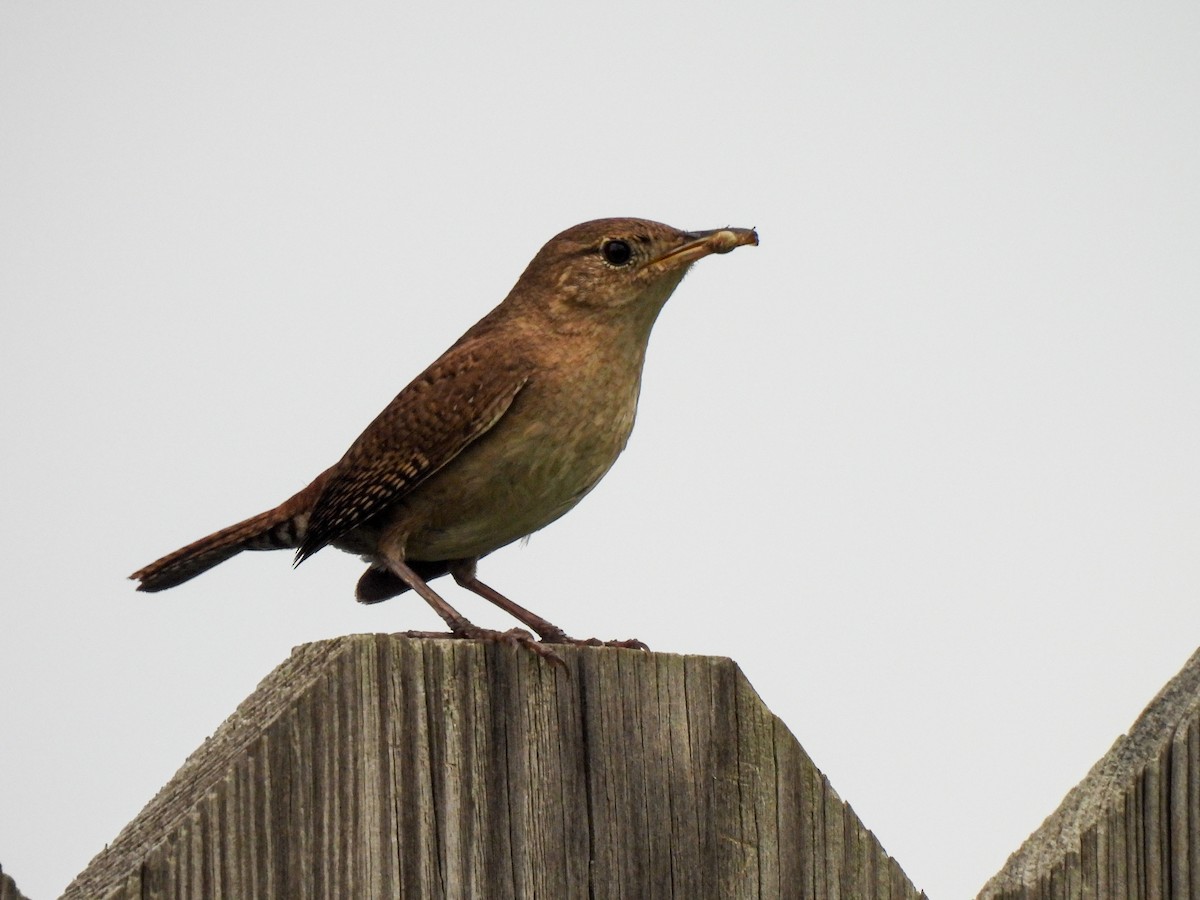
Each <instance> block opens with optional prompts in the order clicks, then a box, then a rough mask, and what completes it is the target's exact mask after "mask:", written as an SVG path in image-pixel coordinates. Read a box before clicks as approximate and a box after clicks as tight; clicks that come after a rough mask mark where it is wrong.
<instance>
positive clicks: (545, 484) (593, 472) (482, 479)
mask: <svg viewBox="0 0 1200 900" xmlns="http://www.w3.org/2000/svg"><path fill="white" fill-rule="evenodd" d="M632 401H633V402H631V403H628V404H622V406H624V407H625V408H624V409H620V410H617V411H616V414H614V410H612V409H611V408H610V409H608V410H606V411H603V412H602V411H600V410H593V411H592V414H591V415H589V416H584V415H578V416H575V417H559V418H560V421H559V422H558V423H557V427H556V426H555V425H552V424H547V423H545V422H542V421H529V420H528V418H527V417H526V416H523V415H520V414H518V415H515V416H513V417H512V418H511V419H509V420H508V421H502V422H501V423H500V424H499V425H498V426H497V427H496V429H495V430H494V432H493V433H489V434H488V435H485V436H484V438H483V439H481V440H480V441H478V442H477V443H476V444H475V445H473V446H471V447H469V448H468V449H467V450H466V451H464V452H463V453H462V454H461V455H460V456H459V457H458V458H457V459H455V460H454V461H453V462H451V463H450V464H449V465H448V466H447V467H446V468H445V469H443V470H442V471H441V472H439V473H437V475H435V476H434V477H432V478H430V479H429V480H428V481H427V482H426V483H425V484H422V485H421V486H420V487H418V488H417V489H416V490H415V491H414V492H413V493H412V494H411V495H410V496H409V497H407V498H405V500H404V501H402V502H401V503H400V504H399V505H398V506H397V507H396V508H395V510H394V511H393V512H392V514H391V515H385V517H384V518H386V519H387V520H388V524H387V525H386V526H385V530H387V531H389V532H391V533H392V534H394V535H395V536H396V537H398V538H400V539H401V541H402V543H403V553H404V556H405V557H406V558H408V559H418V560H442V559H470V558H476V557H479V556H483V555H485V554H487V553H490V552H491V551H493V550H496V549H498V548H500V547H503V546H505V545H506V544H510V543H512V542H513V541H516V540H519V539H520V538H523V537H525V536H526V535H529V534H532V533H533V532H535V531H537V530H539V529H541V528H544V527H545V526H546V525H549V524H550V523H551V522H553V521H554V520H555V519H557V518H559V517H560V516H562V515H563V514H564V513H566V512H568V511H569V510H570V509H572V508H573V507H574V506H575V505H576V504H577V503H578V502H579V501H580V500H582V499H583V497H584V496H585V495H586V494H587V493H588V492H589V491H590V490H591V489H592V488H593V487H595V485H596V483H597V482H599V481H600V479H601V478H602V477H603V476H604V474H605V473H606V472H607V471H608V470H609V468H611V467H612V464H613V463H614V462H615V461H616V459H617V456H618V455H619V454H620V453H621V450H622V449H624V447H625V443H626V441H627V440H628V438H629V433H630V431H631V429H632V428H633V418H634V413H635V411H636V395H635V396H634V397H633V398H632ZM514 412H518V413H519V411H518V410H514ZM563 419H573V421H570V420H568V421H565V422H564V421H562V420H563Z"/></svg>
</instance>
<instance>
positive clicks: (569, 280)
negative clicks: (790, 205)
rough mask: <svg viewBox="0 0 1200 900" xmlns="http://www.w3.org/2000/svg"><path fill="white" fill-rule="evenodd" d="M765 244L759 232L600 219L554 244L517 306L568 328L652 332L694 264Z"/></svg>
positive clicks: (531, 271) (541, 256)
mask: <svg viewBox="0 0 1200 900" xmlns="http://www.w3.org/2000/svg"><path fill="white" fill-rule="evenodd" d="M757 243H758V234H757V233H756V232H755V231H754V230H753V229H751V228H720V229H716V230H713V231H680V230H679V229H678V228H672V227H671V226H669V225H663V224H661V223H659V222H651V221H648V220H646V219H596V220H594V221H591V222H584V223H583V224H581V225H576V226H574V227H573V228H568V229H567V230H566V231H564V232H562V233H561V234H559V235H556V236H555V237H553V238H551V239H550V240H549V241H548V242H547V243H546V245H545V246H544V247H542V249H541V250H540V251H539V252H538V254H537V256H535V257H534V258H533V261H532V262H530V263H529V266H528V267H527V268H526V269H525V272H524V274H523V275H522V276H521V278H520V280H519V281H518V282H517V285H516V287H514V288H513V292H512V294H511V295H510V300H518V299H519V302H520V303H521V304H522V305H524V304H525V303H528V302H533V303H535V304H536V305H537V306H538V307H540V310H539V311H540V312H542V313H545V314H548V315H549V316H550V317H551V318H552V320H554V321H555V322H556V323H557V324H558V325H559V326H561V327H563V328H564V329H566V330H573V329H574V328H576V327H578V328H581V329H583V328H594V327H596V326H598V325H599V324H600V323H603V322H611V323H621V324H622V325H624V326H626V327H628V326H629V325H633V326H634V327H638V328H644V330H645V331H646V333H648V332H649V328H650V326H651V325H652V324H653V322H654V319H655V318H656V317H657V316H658V312H659V310H660V309H662V306H663V304H664V303H666V301H667V298H668V297H670V296H671V293H672V292H673V291H674V290H675V288H676V286H677V285H678V284H679V282H680V280H682V278H683V276H684V274H685V273H686V272H687V270H688V269H689V268H690V267H691V265H692V263H694V262H695V261H696V260H698V259H700V258H701V257H704V256H708V255H709V254H711V253H728V252H729V251H730V250H733V249H734V248H735V247H740V246H742V245H744V244H757Z"/></svg>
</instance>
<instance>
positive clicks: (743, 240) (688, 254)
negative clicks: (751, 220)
mask: <svg viewBox="0 0 1200 900" xmlns="http://www.w3.org/2000/svg"><path fill="white" fill-rule="evenodd" d="M685 237H686V238H687V240H686V241H685V242H684V243H683V244H681V245H680V246H678V247H676V248H675V249H674V250H668V251H667V252H666V253H664V254H663V255H662V256H660V257H658V258H657V259H655V260H654V261H653V262H651V263H650V265H651V266H654V267H655V268H663V269H677V268H681V267H683V266H689V265H691V264H692V263H694V262H695V261H696V260H698V259H700V258H701V257H704V256H708V255H709V254H710V253H728V252H729V251H730V250H733V249H735V248H736V247H741V246H743V245H744V244H751V245H757V244H758V232H757V231H755V230H754V229H753V228H717V229H714V230H713V231H692V232H688V233H687V234H685Z"/></svg>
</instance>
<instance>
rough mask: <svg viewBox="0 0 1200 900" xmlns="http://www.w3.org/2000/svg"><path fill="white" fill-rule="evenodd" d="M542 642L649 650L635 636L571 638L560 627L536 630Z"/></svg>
mask: <svg viewBox="0 0 1200 900" xmlns="http://www.w3.org/2000/svg"><path fill="white" fill-rule="evenodd" d="M538 633H539V635H541V638H542V643H543V644H569V645H571V646H573V647H620V648H621V649H623V650H649V649H650V648H649V647H648V646H646V645H645V644H644V643H642V642H641V641H639V640H638V639H637V638H629V640H626V641H602V640H600V638H573V637H571V636H570V635H569V634H567V633H566V632H565V631H563V630H562V629H561V628H555V629H554V630H553V631H549V630H547V631H542V632H538Z"/></svg>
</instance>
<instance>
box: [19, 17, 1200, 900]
mask: <svg viewBox="0 0 1200 900" xmlns="http://www.w3.org/2000/svg"><path fill="white" fill-rule="evenodd" d="M410 6H412V7H415V8H410ZM1198 46H1200V7H1197V5H1196V4H1194V3H1184V2H1174V3H1154V4H1119V5H1118V4H1109V3H1099V4H1097V3H1089V4H1083V3H1056V4H1047V3H1033V2H1017V3H1003V4H1001V3H990V4H985V3H971V4H964V3H951V2H941V3H938V2H926V3H869V4H837V5H834V4H829V5H825V6H814V5H810V4H800V3H782V2H781V3H749V2H747V3H719V4H718V3H709V2H705V0H692V2H688V3H678V4H676V3H644V4H624V3H620V2H612V3H607V4H602V5H596V4H571V3H559V2H554V3H550V2H546V3H538V4H525V5H524V6H522V7H520V8H511V7H510V6H508V5H505V6H504V7H503V8H502V7H501V5H499V4H493V5H486V6H485V5H484V4H477V5H470V4H451V3H438V4H420V5H419V7H416V5H406V4H390V5H387V6H383V5H356V4H325V5H321V6H316V5H313V4H308V3H299V4H298V3H294V2H293V3H282V2H262V3H254V4H246V3H224V2H218V3H205V4H192V5H189V6H183V5H179V4H154V3H129V2H109V3H103V4H99V3H79V2H58V3H33V2H8V3H4V4H3V5H0V123H2V124H0V298H2V303H3V306H2V309H3V319H2V323H0V392H2V393H0V396H2V398H3V406H2V413H3V422H4V427H3V435H4V452H5V463H4V466H3V483H4V494H3V503H0V529H2V530H0V537H2V539H3V546H4V548H5V565H4V567H3V574H2V575H0V603H2V604H3V605H2V607H0V609H2V619H0V633H2V634H3V642H2V644H0V686H2V687H0V811H2V812H0V864H3V866H4V869H5V871H6V872H10V873H11V874H12V875H14V876H15V878H16V879H17V882H18V884H19V886H20V887H21V889H22V890H23V891H24V892H25V893H27V894H29V895H31V896H32V897H34V898H35V900H45V898H49V897H52V896H54V895H56V894H57V893H58V892H59V891H61V890H62V888H63V887H64V886H65V885H66V884H67V882H68V881H69V880H70V879H71V878H72V877H73V876H74V875H75V874H76V873H77V872H79V871H80V870H81V869H82V868H83V867H84V866H85V865H86V864H87V862H88V861H89V859H90V858H91V857H92V855H93V854H95V853H96V852H98V851H99V850H100V849H101V848H102V847H103V846H104V844H105V842H106V841H109V840H111V839H112V838H113V837H114V836H115V835H116V834H117V832H118V831H119V830H120V828H121V827H122V826H123V825H124V824H125V823H126V822H127V821H128V820H129V819H130V818H132V817H133V816H134V815H135V814H136V813H137V812H138V811H139V810H140V809H141V807H142V806H143V805H144V804H145V802H146V801H147V800H149V798H150V797H151V796H152V795H153V794H154V793H155V792H156V791H157V790H158V788H159V787H161V786H162V784H163V783H164V782H166V781H167V779H168V778H170V776H171V775H172V774H173V773H174V772H175V770H176V769H177V767H178V766H179V765H180V764H181V763H182V762H183V760H184V758H185V757H186V756H187V754H188V753H189V752H191V751H192V750H193V749H194V748H195V747H196V746H197V745H198V744H200V742H201V741H203V739H204V738H205V736H207V735H208V734H210V733H211V732H212V731H213V730H214V729H215V728H216V727H217V726H218V725H219V724H220V722H221V721H222V720H223V719H224V718H225V717H226V716H227V715H228V714H229V713H231V712H232V711H233V709H234V708H235V706H236V705H237V703H238V702H239V701H240V700H241V699H242V698H243V697H245V696H246V695H247V694H248V693H250V691H252V690H253V688H254V686H255V685H256V684H257V682H258V681H259V680H260V679H261V678H262V677H263V676H265V675H266V674H267V673H268V672H269V671H270V670H271V669H272V668H273V667H274V666H275V665H277V664H278V663H279V662H281V661H282V660H283V659H284V658H285V657H286V656H287V655H288V653H289V651H290V650H291V648H292V647H293V646H295V645H297V644H300V643H303V642H306V641H311V640H316V639H320V638H325V637H331V636H335V635H340V634H347V633H354V632H370V631H398V630H403V629H408V628H436V627H438V626H439V624H440V623H439V622H438V620H437V619H436V618H435V617H434V615H433V613H432V612H430V611H429V610H428V609H427V608H426V607H425V606H424V604H422V603H420V602H419V601H416V600H414V599H410V598H411V595H408V597H406V598H403V599H399V600H396V601H393V602H390V603H385V604H381V605H378V606H373V607H363V606H360V605H358V604H356V603H355V602H354V600H353V586H354V581H355V579H356V578H357V576H358V574H359V571H360V569H361V564H360V563H359V562H358V561H357V560H356V559H354V558H352V557H349V556H345V555H343V554H339V553H336V552H334V551H327V552H324V553H321V554H319V555H318V556H316V557H315V558H313V559H312V560H311V561H309V562H307V563H306V564H305V565H304V566H303V567H301V568H300V569H299V570H297V571H292V569H291V567H290V565H289V563H290V559H289V557H288V556H287V555H286V554H248V555H246V556H243V557H239V558H238V559H236V560H234V561H233V562H230V563H228V564H226V565H224V566H221V567H220V568H218V569H216V570H214V571H213V572H211V573H209V574H207V575H205V576H204V577H202V578H200V579H197V580H196V581H193V582H191V583H189V584H187V585H186V586H184V587H181V588H179V589H177V590H174V591H171V592H169V593H166V594H159V595H154V596H148V595H144V594H137V593H135V592H134V590H133V586H132V584H131V583H130V582H128V581H126V580H125V576H126V575H128V573H129V572H131V571H133V570H134V569H135V568H137V567H139V566H141V565H143V564H145V563H147V562H149V561H150V560H152V559H154V558H156V557H158V556H160V555H161V554H163V553H165V552H167V551H169V550H172V549H174V548H175V547H177V546H179V545H181V544H183V543H186V542H187V541H190V540H192V539H194V538H197V537H199V536H201V535H203V534H205V533H207V532H209V531H211V530H213V529H215V528H218V527H220V526H223V525H226V524H229V523H231V522H233V521H235V520H237V519H240V518H242V517H244V516H247V515H249V514H251V513H255V512H258V511H260V510H261V509H265V508H267V507H269V506H272V505H274V504H275V503H277V502H279V501H280V500H282V499H283V498H284V497H286V496H288V495H290V494H291V493H292V492H293V491H295V490H297V489H298V488H300V487H301V486H303V485H304V484H306V483H307V482H308V481H309V480H310V479H311V478H312V477H313V476H314V475H316V474H317V472H319V471H320V470H321V469H323V468H324V467H325V466H327V465H329V464H330V463H332V462H333V461H334V460H336V459H337V458H338V457H339V456H340V455H341V453H342V452H343V450H344V449H345V448H346V447H347V446H348V445H349V443H350V442H351V441H352V440H353V439H354V437H355V436H357V434H358V433H359V431H360V430H361V429H362V428H363V427H364V426H365V425H366V424H367V422H369V421H370V420H371V418H372V417H373V416H374V415H375V413H377V412H378V411H379V410H380V409H381V408H382V407H383V406H384V405H385V404H386V403H387V402H388V401H389V400H390V399H391V397H392V396H393V395H394V394H395V393H396V392H397V391H398V390H399V389H400V388H401V387H403V386H404V385H405V384H406V383H407V382H408V381H409V379H410V378H411V377H412V376H413V375H415V374H416V373H417V372H418V371H420V370H421V369H422V368H423V367H424V366H425V365H426V364H427V363H429V362H430V361H431V360H432V359H433V358H434V357H435V356H436V355H437V354H438V353H440V352H441V351H442V350H443V349H444V348H445V347H446V346H448V345H449V344H450V342H451V341H453V340H454V339H455V338H456V337H457V336H458V335H459V334H460V333H461V332H462V331H463V330H465V329H466V328H467V327H468V326H469V325H471V324H472V323H473V322H474V321H475V320H476V319H477V318H478V317H480V316H481V315H482V314H483V313H485V312H486V311H487V310H489V309H490V308H491V307H492V306H493V305H494V304H495V303H496V302H498V301H499V300H500V299H501V298H502V297H503V296H504V294H505V293H506V292H507V291H508V289H509V287H510V286H511V285H512V283H513V281H514V280H515V279H516V277H517V275H518V274H519V273H520V271H521V269H522V268H523V267H524V265H525V263H526V262H527V261H528V260H529V258H530V257H532V255H533V254H534V253H535V252H536V251H537V250H538V248H539V247H540V246H541V245H542V244H543V243H544V242H545V241H546V240H547V239H548V238H550V237H551V236H552V235H554V234H555V233H556V232H558V231H560V230H561V229H563V228H565V227H567V226H570V225H572V224H575V223H576V222H580V221H583V220H585V219H592V218H597V217H601V216H612V215H634V216H642V217H646V218H652V219H657V220H661V221H665V222H668V223H670V224H672V225H676V226H679V227H684V228H694V229H699V228H712V227H719V226H723V225H738V226H757V227H758V229H759V233H760V235H761V238H762V245H761V246H760V247H757V248H747V249H742V250H739V251H737V252H736V253H733V254H731V255H729V256H725V257H717V258H712V259H706V260H703V261H702V262H700V263H699V264H698V265H697V266H696V267H695V269H694V270H693V272H692V273H691V274H690V275H689V276H688V278H687V280H686V281H685V282H684V284H683V285H682V286H681V287H680V289H679V291H678V292H677V293H676V295H675V297H674V298H673V299H672V300H671V302H670V303H669V304H668V306H667V308H666V309H665V311H664V313H663V315H662V317H661V318H660V320H659V323H658V326H657V327H656V330H655V333H654V335H653V339H652V340H651V345H650V352H649V357H648V362H647V367H646V376H645V381H644V389H643V394H642V403H641V407H640V411H639V419H638V427H637V428H636V429H635V431H634V434H633V438H632V440H631V442H630V445H629V447H628V450H627V452H626V454H625V455H624V456H623V457H622V459H621V460H620V461H619V462H618V464H617V465H616V467H615V468H614V469H613V471H612V472H611V473H610V475H609V476H608V478H607V479H606V480H605V481H604V482H603V483H602V484H601V485H600V486H599V487H598V488H597V489H596V491H595V492H593V494H591V495H590V496H589V497H588V498H587V499H586V500H585V501H584V502H583V503H582V504H581V505H580V507H579V508H578V509H577V510H575V511H574V512H573V513H572V514H571V515H569V516H567V517H566V518H565V519H563V520H562V521H560V522H559V523H557V524H555V525H554V526H552V527H551V528H549V529H547V530H546V531H545V532H543V533H539V534H536V535H534V537H533V539H532V540H531V541H530V542H529V544H528V546H525V547H521V546H513V547H510V548H508V549H506V550H503V551H501V552H499V553H496V554H495V555H494V556H492V557H489V558H488V559H487V560H486V561H485V562H484V564H483V565H482V566H481V570H480V571H481V576H482V577H483V578H484V579H485V580H486V581H488V582H489V583H492V584H494V585H496V586H497V587H498V588H499V589H501V590H503V591H504V592H506V593H507V594H509V595H510V596H512V597H513V598H515V599H517V600H518V601H519V602H521V603H523V604H526V605H528V606H530V607H532V608H533V609H535V610H537V611H538V612H540V613H542V614H544V615H545V616H547V617H548V618H550V619H551V620H552V621H554V622H556V623H558V624H560V625H561V626H563V627H564V628H565V629H566V630H567V631H569V632H572V633H576V634H581V635H593V634H594V635H600V636H605V637H621V638H624V637H630V636H637V637H639V638H641V639H643V640H645V641H646V642H647V643H649V644H650V646H651V647H653V648H654V649H655V650H660V651H666V652H677V653H697V654H717V655H723V656H729V657H732V658H733V659H735V660H737V661H738V663H739V664H740V665H741V667H742V669H743V670H744V671H745V673H746V675H747V676H748V677H749V679H750V681H751V682H752V683H753V684H754V686H755V687H756V688H757V690H758V691H759V693H760V694H761V695H762V697H763V699H764V700H765V702H766V703H767V704H768V705H769V706H770V708H771V709H772V710H774V712H776V713H777V714H778V715H779V716H780V717H781V718H782V719H783V720H784V721H785V722H786V723H787V725H788V726H789V727H790V728H791V730H792V731H793V733H794V734H795V735H796V737H797V738H798V739H799V741H800V742H801V743H802V744H803V745H804V747H805V748H806V749H807V750H808V752H809V753H810V754H811V756H812V757H813V759H814V760H815V761H816V763H817V765H818V766H820V768H821V769H822V770H823V771H824V772H825V773H826V774H827V775H828V776H829V778H830V779H831V781H832V782H833V784H834V786H835V787H836V789H837V790H838V792H839V793H840V794H841V796H842V797H843V798H844V799H846V800H847V801H849V802H850V803H851V804H852V805H853V807H854V809H855V810H856V811H857V812H858V814H859V815H860V816H861V817H862V819H863V821H864V822H865V823H866V825H867V826H868V827H869V828H871V829H872V830H873V831H874V832H875V834H876V835H877V836H878V838H879V840H880V841H881V842H882V843H883V845H884V847H885V848H886V849H887V850H888V852H890V853H891V854H893V855H894V856H895V857H896V858H897V859H898V860H899V862H900V864H901V865H902V866H903V867H904V869H905V871H906V872H907V873H908V875H909V876H910V877H911V878H912V880H913V881H914V882H915V883H916V884H917V885H918V886H919V887H921V888H924V889H925V890H927V891H928V892H929V895H930V897H931V898H932V900H952V898H965V897H969V896H973V895H974V894H975V892H976V891H977V890H978V889H979V888H980V887H981V886H982V885H983V883H984V882H985V881H986V880H987V878H988V877H990V876H991V875H992V874H993V873H994V872H995V871H996V870H997V869H998V868H999V867H1000V866H1001V864H1002V863H1003V862H1004V860H1005V858H1006V857H1007V856H1008V854H1009V853H1010V852H1011V851H1013V850H1014V849H1016V847H1017V846H1018V844H1019V843H1020V842H1021V841H1022V840H1023V839H1024V838H1025V836H1026V835H1027V834H1028V833H1029V832H1030V831H1032V830H1033V829H1034V828H1035V827H1036V826H1037V825H1038V824H1040V822H1041V821H1042V819H1043V818H1044V817H1045V816H1046V815H1047V814H1048V813H1049V812H1050V811H1051V810H1052V809H1054V807H1055V806H1056V805H1057V804H1058V802H1059V801H1060V800H1061V799H1062V797H1063V795H1064V794H1065V793H1066V791H1067V790H1068V789H1069V788H1070V787H1072V786H1073V785H1074V784H1075V783H1076V782H1077V781H1078V780H1079V779H1080V778H1081V777H1082V776H1083V775H1084V773H1085V772H1086V771H1087V769H1088V768H1089V767H1090V766H1091V764H1092V763H1093V762H1094V761H1095V760H1096V759H1098V758H1099V757H1100V756H1101V755H1102V754H1103V753H1104V752H1105V751H1106V750H1107V749H1108V747H1109V746H1110V745H1111V743H1112V741H1113V740H1114V739H1115V738H1116V737H1117V735H1118V734H1120V733H1121V732H1122V731H1123V730H1124V729H1125V728H1126V727H1127V726H1128V725H1129V724H1130V723H1131V722H1132V721H1133V719H1134V718H1135V717H1136V715H1137V714H1138V713H1139V712H1140V710H1141V709H1142V707H1143V706H1144V705H1145V703H1146V702H1147V701H1149V699H1150V698H1151V697H1152V696H1153V695H1154V693H1155V692H1156V691H1157V690H1158V689H1159V687H1160V686H1161V685H1162V684H1163V683H1164V682H1165V681H1166V680H1167V679H1168V678H1169V677H1170V676H1171V675H1173V674H1174V673H1175V671H1176V670H1177V669H1178V668H1179V667H1180V666H1181V665H1182V664H1183V663H1184V661H1185V660H1186V659H1187V657H1188V655H1189V654H1190V653H1191V652H1192V651H1193V650H1195V649H1196V647H1197V645H1198V644H1200V602H1198V601H1200V465H1198V464H1197V460H1200V177H1198V176H1200V53H1197V50H1196V48H1197V47H1198ZM446 592H447V595H448V598H449V599H450V600H451V602H452V603H456V604H457V605H459V606H460V608H461V609H462V610H463V611H464V612H465V613H467V614H468V615H470V616H471V617H472V618H474V619H476V620H477V621H479V622H480V623H483V624H489V625H497V626H503V627H507V625H508V622H507V621H506V620H505V619H504V618H503V617H502V616H500V615H499V614H497V613H495V612H494V611H492V610H490V609H488V608H486V604H485V603H483V602H482V601H479V600H477V599H476V598H474V597H472V596H470V595H467V594H465V592H462V591H460V590H458V589H457V588H455V587H454V586H453V585H447V586H446Z"/></svg>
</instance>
